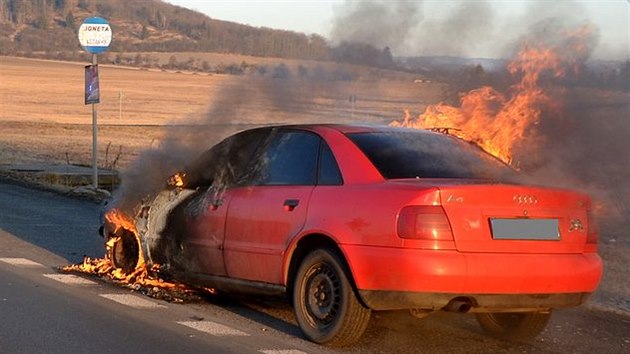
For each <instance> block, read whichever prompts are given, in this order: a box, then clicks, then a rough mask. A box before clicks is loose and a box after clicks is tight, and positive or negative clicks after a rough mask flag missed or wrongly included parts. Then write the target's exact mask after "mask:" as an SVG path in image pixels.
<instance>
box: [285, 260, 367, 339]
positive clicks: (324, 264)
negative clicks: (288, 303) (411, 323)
mask: <svg viewBox="0 0 630 354" xmlns="http://www.w3.org/2000/svg"><path fill="white" fill-rule="evenodd" d="M347 274H348V272H347V271H346V267H345V263H343V261H342V260H341V258H340V257H339V256H338V255H337V254H336V253H335V252H331V251H330V250H326V249H317V250H315V251H313V252H311V253H309V254H308V255H307V256H306V258H304V260H303V261H302V264H301V265H300V268H299V269H298V271H297V274H296V275H295V285H294V287H293V307H294V309H295V315H296V317H297V322H298V324H299V325H300V329H301V330H302V332H303V333H304V335H305V336H306V337H307V338H308V339H309V340H311V341H313V342H315V343H319V344H325V345H328V346H333V347H342V346H347V345H350V344H353V343H355V342H357V341H358V340H359V338H361V335H363V332H365V329H366V328H367V326H368V323H369V322H370V314H371V310H370V309H369V308H366V307H364V306H363V305H362V304H361V303H360V302H359V300H358V299H357V296H356V294H355V292H354V289H353V287H352V284H351V283H350V280H349V278H348V275H347Z"/></svg>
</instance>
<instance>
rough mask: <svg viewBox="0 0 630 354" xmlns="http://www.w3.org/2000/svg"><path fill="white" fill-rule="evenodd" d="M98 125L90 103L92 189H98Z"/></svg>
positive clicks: (93, 61)
mask: <svg viewBox="0 0 630 354" xmlns="http://www.w3.org/2000/svg"><path fill="white" fill-rule="evenodd" d="M96 64H97V59H96V54H92V65H96ZM97 132H98V125H97V123H96V103H92V187H94V189H97V188H98V144H97V141H96V137H97V135H98V134H97Z"/></svg>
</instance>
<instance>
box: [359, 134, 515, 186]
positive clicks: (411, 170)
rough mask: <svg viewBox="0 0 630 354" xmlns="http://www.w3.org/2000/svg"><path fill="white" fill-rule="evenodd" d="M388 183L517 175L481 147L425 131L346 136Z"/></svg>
mask: <svg viewBox="0 0 630 354" xmlns="http://www.w3.org/2000/svg"><path fill="white" fill-rule="evenodd" d="M347 136H348V137H349V138H350V140H352V141H353V142H354V143H355V144H356V145H357V146H358V147H359V149H361V150H362V151H363V153H364V154H365V155H366V156H367V157H368V159H370V161H371V162H372V164H374V166H375V167H376V168H377V169H378V170H379V172H380V173H381V175H383V177H385V178H387V179H396V178H471V179H490V180H508V179H512V178H515V177H516V173H515V171H514V170H512V169H511V168H510V167H508V166H507V165H505V164H503V163H502V162H501V161H499V160H498V159H496V158H494V157H493V156H491V155H489V154H487V153H486V152H484V151H483V150H481V149H479V148H478V147H476V146H474V145H472V144H469V143H466V142H464V141H461V140H459V139H457V138H455V137H451V136H447V135H441V134H437V133H430V132H426V131H421V130H418V131H409V130H400V131H386V132H369V133H351V134H348V135H347Z"/></svg>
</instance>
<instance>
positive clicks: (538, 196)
mask: <svg viewBox="0 0 630 354" xmlns="http://www.w3.org/2000/svg"><path fill="white" fill-rule="evenodd" d="M438 188H439V189H440V198H441V202H442V206H443V208H444V210H445V211H446V214H447V215H448V218H449V221H450V223H451V227H452V229H453V234H454V237H455V244H456V247H457V250H459V251H462V252H503V253H504V252H514V253H582V252H583V251H584V246H585V245H586V236H587V230H588V220H587V215H588V207H589V206H590V199H589V198H588V197H587V196H585V195H583V194H580V193H576V192H572V191H567V190H561V189H552V188H543V187H532V186H523V185H506V184H460V185H456V184H450V185H449V184H445V185H440V186H438Z"/></svg>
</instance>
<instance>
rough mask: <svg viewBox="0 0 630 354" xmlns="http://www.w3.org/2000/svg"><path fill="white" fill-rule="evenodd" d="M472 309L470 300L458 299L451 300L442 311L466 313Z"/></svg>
mask: <svg viewBox="0 0 630 354" xmlns="http://www.w3.org/2000/svg"><path fill="white" fill-rule="evenodd" d="M470 309H472V303H471V302H470V300H469V299H466V298H464V299H462V298H456V299H453V300H451V301H450V302H449V303H448V304H446V306H444V307H443V308H442V310H444V311H446V312H457V313H466V312H468V311H470Z"/></svg>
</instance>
